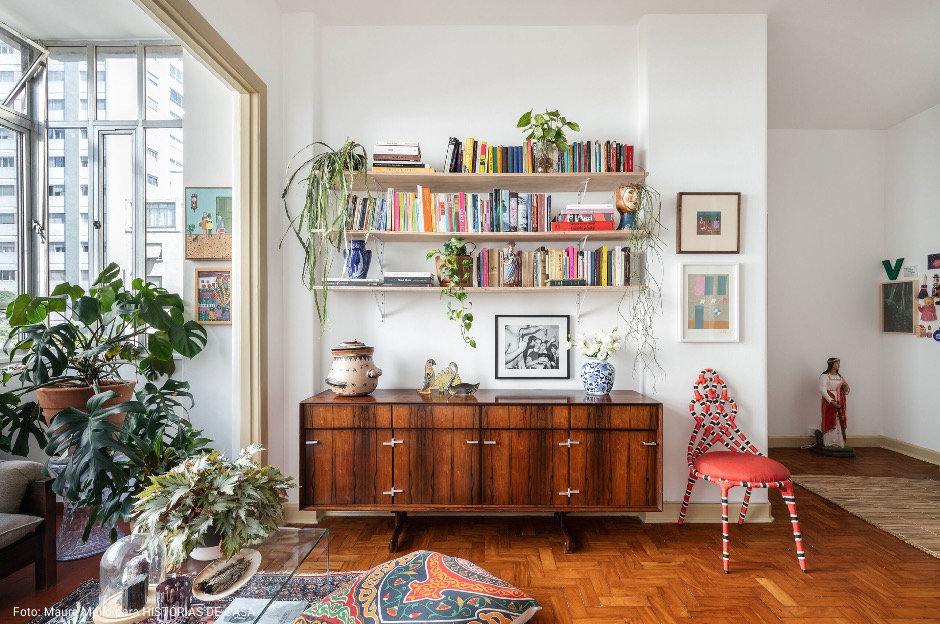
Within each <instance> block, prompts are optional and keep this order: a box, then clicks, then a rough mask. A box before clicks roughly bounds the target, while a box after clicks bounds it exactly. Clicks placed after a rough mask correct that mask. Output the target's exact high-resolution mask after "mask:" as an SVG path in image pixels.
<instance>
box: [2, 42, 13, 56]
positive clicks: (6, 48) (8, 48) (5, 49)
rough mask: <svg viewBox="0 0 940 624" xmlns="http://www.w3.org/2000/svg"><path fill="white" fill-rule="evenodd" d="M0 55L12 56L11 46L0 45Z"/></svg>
mask: <svg viewBox="0 0 940 624" xmlns="http://www.w3.org/2000/svg"><path fill="white" fill-rule="evenodd" d="M0 54H13V46H11V45H7V44H5V43H0Z"/></svg>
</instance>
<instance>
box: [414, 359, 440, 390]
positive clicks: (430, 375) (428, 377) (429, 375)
mask: <svg viewBox="0 0 940 624" xmlns="http://www.w3.org/2000/svg"><path fill="white" fill-rule="evenodd" d="M435 364H437V362H435V361H434V360H433V359H432V358H428V361H427V362H425V363H424V386H423V387H422V388H421V389H420V390H418V394H431V384H432V383H434V365H435Z"/></svg>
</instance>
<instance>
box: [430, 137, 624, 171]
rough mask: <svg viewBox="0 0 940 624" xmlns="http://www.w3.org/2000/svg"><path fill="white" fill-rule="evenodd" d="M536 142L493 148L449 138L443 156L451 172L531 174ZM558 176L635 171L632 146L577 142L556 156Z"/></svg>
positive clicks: (482, 142)
mask: <svg viewBox="0 0 940 624" xmlns="http://www.w3.org/2000/svg"><path fill="white" fill-rule="evenodd" d="M534 150H535V143H534V142H533V141H525V142H524V143H523V144H522V145H510V146H504V145H494V144H492V143H487V142H486V141H483V140H479V141H478V140H477V139H474V138H473V137H467V138H466V139H464V140H463V141H461V140H460V139H458V138H457V137H450V139H448V141H447V150H446V152H445V153H444V171H446V172H448V173H532V172H533V171H534V168H533V165H532V163H533V162H535V158H534ZM555 170H556V171H558V172H559V173H578V172H589V171H590V172H608V173H610V172H617V171H619V172H629V171H633V146H632V145H627V144H624V143H619V142H617V141H577V142H575V143H572V144H571V145H569V146H568V151H566V152H562V153H560V154H557V155H556V159H555Z"/></svg>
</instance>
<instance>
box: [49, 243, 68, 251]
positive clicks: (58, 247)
mask: <svg viewBox="0 0 940 624" xmlns="http://www.w3.org/2000/svg"><path fill="white" fill-rule="evenodd" d="M49 251H51V252H52V253H65V243H50V244H49Z"/></svg>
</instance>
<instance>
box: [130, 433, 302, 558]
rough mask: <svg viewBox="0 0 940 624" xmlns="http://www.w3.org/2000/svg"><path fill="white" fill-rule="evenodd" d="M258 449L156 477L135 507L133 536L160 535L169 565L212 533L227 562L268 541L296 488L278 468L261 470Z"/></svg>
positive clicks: (194, 460) (214, 456) (198, 460)
mask: <svg viewBox="0 0 940 624" xmlns="http://www.w3.org/2000/svg"><path fill="white" fill-rule="evenodd" d="M260 450H262V449H261V447H259V446H256V445H252V446H249V447H247V448H244V449H242V451H241V452H240V453H239V455H238V457H237V458H235V459H234V460H230V459H227V458H226V457H225V456H224V455H222V454H221V453H220V452H218V451H213V452H211V453H209V454H206V455H201V456H198V457H190V458H188V459H187V460H185V461H184V462H183V463H181V464H179V465H178V466H176V467H175V468H173V469H172V470H170V471H168V472H167V473H165V474H163V475H158V476H155V477H152V478H151V480H150V485H149V486H148V487H147V488H146V489H144V491H143V492H141V493H140V494H139V495H138V496H137V503H136V504H135V505H134V514H135V519H136V525H135V531H137V532H139V533H150V534H151V535H154V536H160V537H161V538H162V539H163V541H164V543H165V544H166V553H167V563H168V564H169V565H171V566H178V565H180V564H181V563H182V562H183V561H185V560H186V558H187V557H188V556H189V554H190V553H191V552H192V551H193V549H195V548H197V547H198V546H199V544H200V542H202V540H203V538H204V537H206V535H207V534H209V533H210V532H213V531H215V532H217V533H218V534H219V535H220V536H221V538H222V541H221V544H220V545H221V548H222V552H223V554H224V555H225V557H226V558H230V557H232V556H233V555H235V553H237V552H238V551H239V550H241V549H242V547H244V546H247V545H250V544H255V543H258V542H260V541H262V540H264V539H265V538H266V537H267V536H268V535H270V534H271V533H273V532H274V531H275V530H277V528H278V526H279V525H280V524H281V522H283V520H284V510H283V504H284V503H285V502H287V490H288V489H289V488H291V487H293V485H294V484H293V479H291V478H290V477H288V476H286V475H284V474H283V473H282V472H281V471H280V470H278V469H277V468H274V467H272V466H261V465H259V464H258V463H257V462H256V461H255V460H254V459H253V458H252V455H253V454H255V453H257V452H258V451H260Z"/></svg>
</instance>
